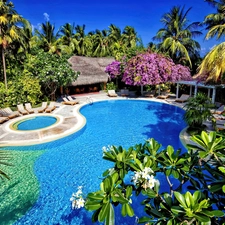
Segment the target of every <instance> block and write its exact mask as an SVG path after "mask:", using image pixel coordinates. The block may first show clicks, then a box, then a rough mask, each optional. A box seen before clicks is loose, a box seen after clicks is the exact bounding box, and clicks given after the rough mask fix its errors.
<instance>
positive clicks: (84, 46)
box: [75, 24, 92, 55]
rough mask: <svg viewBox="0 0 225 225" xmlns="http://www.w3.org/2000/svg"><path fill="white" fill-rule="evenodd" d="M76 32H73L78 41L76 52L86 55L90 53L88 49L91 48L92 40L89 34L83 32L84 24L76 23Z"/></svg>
mask: <svg viewBox="0 0 225 225" xmlns="http://www.w3.org/2000/svg"><path fill="white" fill-rule="evenodd" d="M75 30H76V33H75V39H76V40H77V41H78V46H77V50H76V51H77V52H76V53H77V54H78V55H88V54H90V51H91V50H92V42H91V38H90V36H87V35H86V34H85V25H84V24H83V25H82V26H80V25H77V26H76V27H75Z"/></svg>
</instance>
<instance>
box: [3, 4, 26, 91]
mask: <svg viewBox="0 0 225 225" xmlns="http://www.w3.org/2000/svg"><path fill="white" fill-rule="evenodd" d="M0 18H1V19H0V51H1V55H2V64H3V74H4V81H5V88H6V90H7V89H8V87H7V76H6V63H5V52H6V49H7V48H8V47H9V46H10V45H12V44H13V42H14V41H19V42H20V41H21V40H22V38H23V34H22V32H21V30H22V29H21V28H20V25H21V23H22V22H23V18H22V17H21V16H20V15H18V14H17V12H16V11H15V10H14V5H13V3H12V2H9V3H8V2H7V0H1V1H0Z"/></svg>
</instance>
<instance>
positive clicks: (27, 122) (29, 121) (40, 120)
mask: <svg viewBox="0 0 225 225" xmlns="http://www.w3.org/2000/svg"><path fill="white" fill-rule="evenodd" d="M58 121H59V118H58V117H56V116H52V115H46V116H45V115H40V116H39V115H35V116H29V117H26V118H22V119H20V120H18V121H16V122H14V123H12V124H11V126H10V127H11V129H13V130H16V131H34V130H39V129H44V128H48V127H50V126H52V125H55V124H56V123H57V122H58Z"/></svg>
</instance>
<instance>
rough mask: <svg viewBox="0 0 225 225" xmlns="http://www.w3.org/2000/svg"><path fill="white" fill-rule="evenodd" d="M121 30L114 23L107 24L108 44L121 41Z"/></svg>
mask: <svg viewBox="0 0 225 225" xmlns="http://www.w3.org/2000/svg"><path fill="white" fill-rule="evenodd" d="M121 35H122V34H121V30H120V28H119V27H117V26H116V25H114V24H110V26H109V35H108V36H109V41H110V45H113V44H114V43H115V42H118V41H121Z"/></svg>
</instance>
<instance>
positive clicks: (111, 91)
mask: <svg viewBox="0 0 225 225" xmlns="http://www.w3.org/2000/svg"><path fill="white" fill-rule="evenodd" d="M108 96H109V97H117V96H118V95H117V94H116V92H115V90H108Z"/></svg>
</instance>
